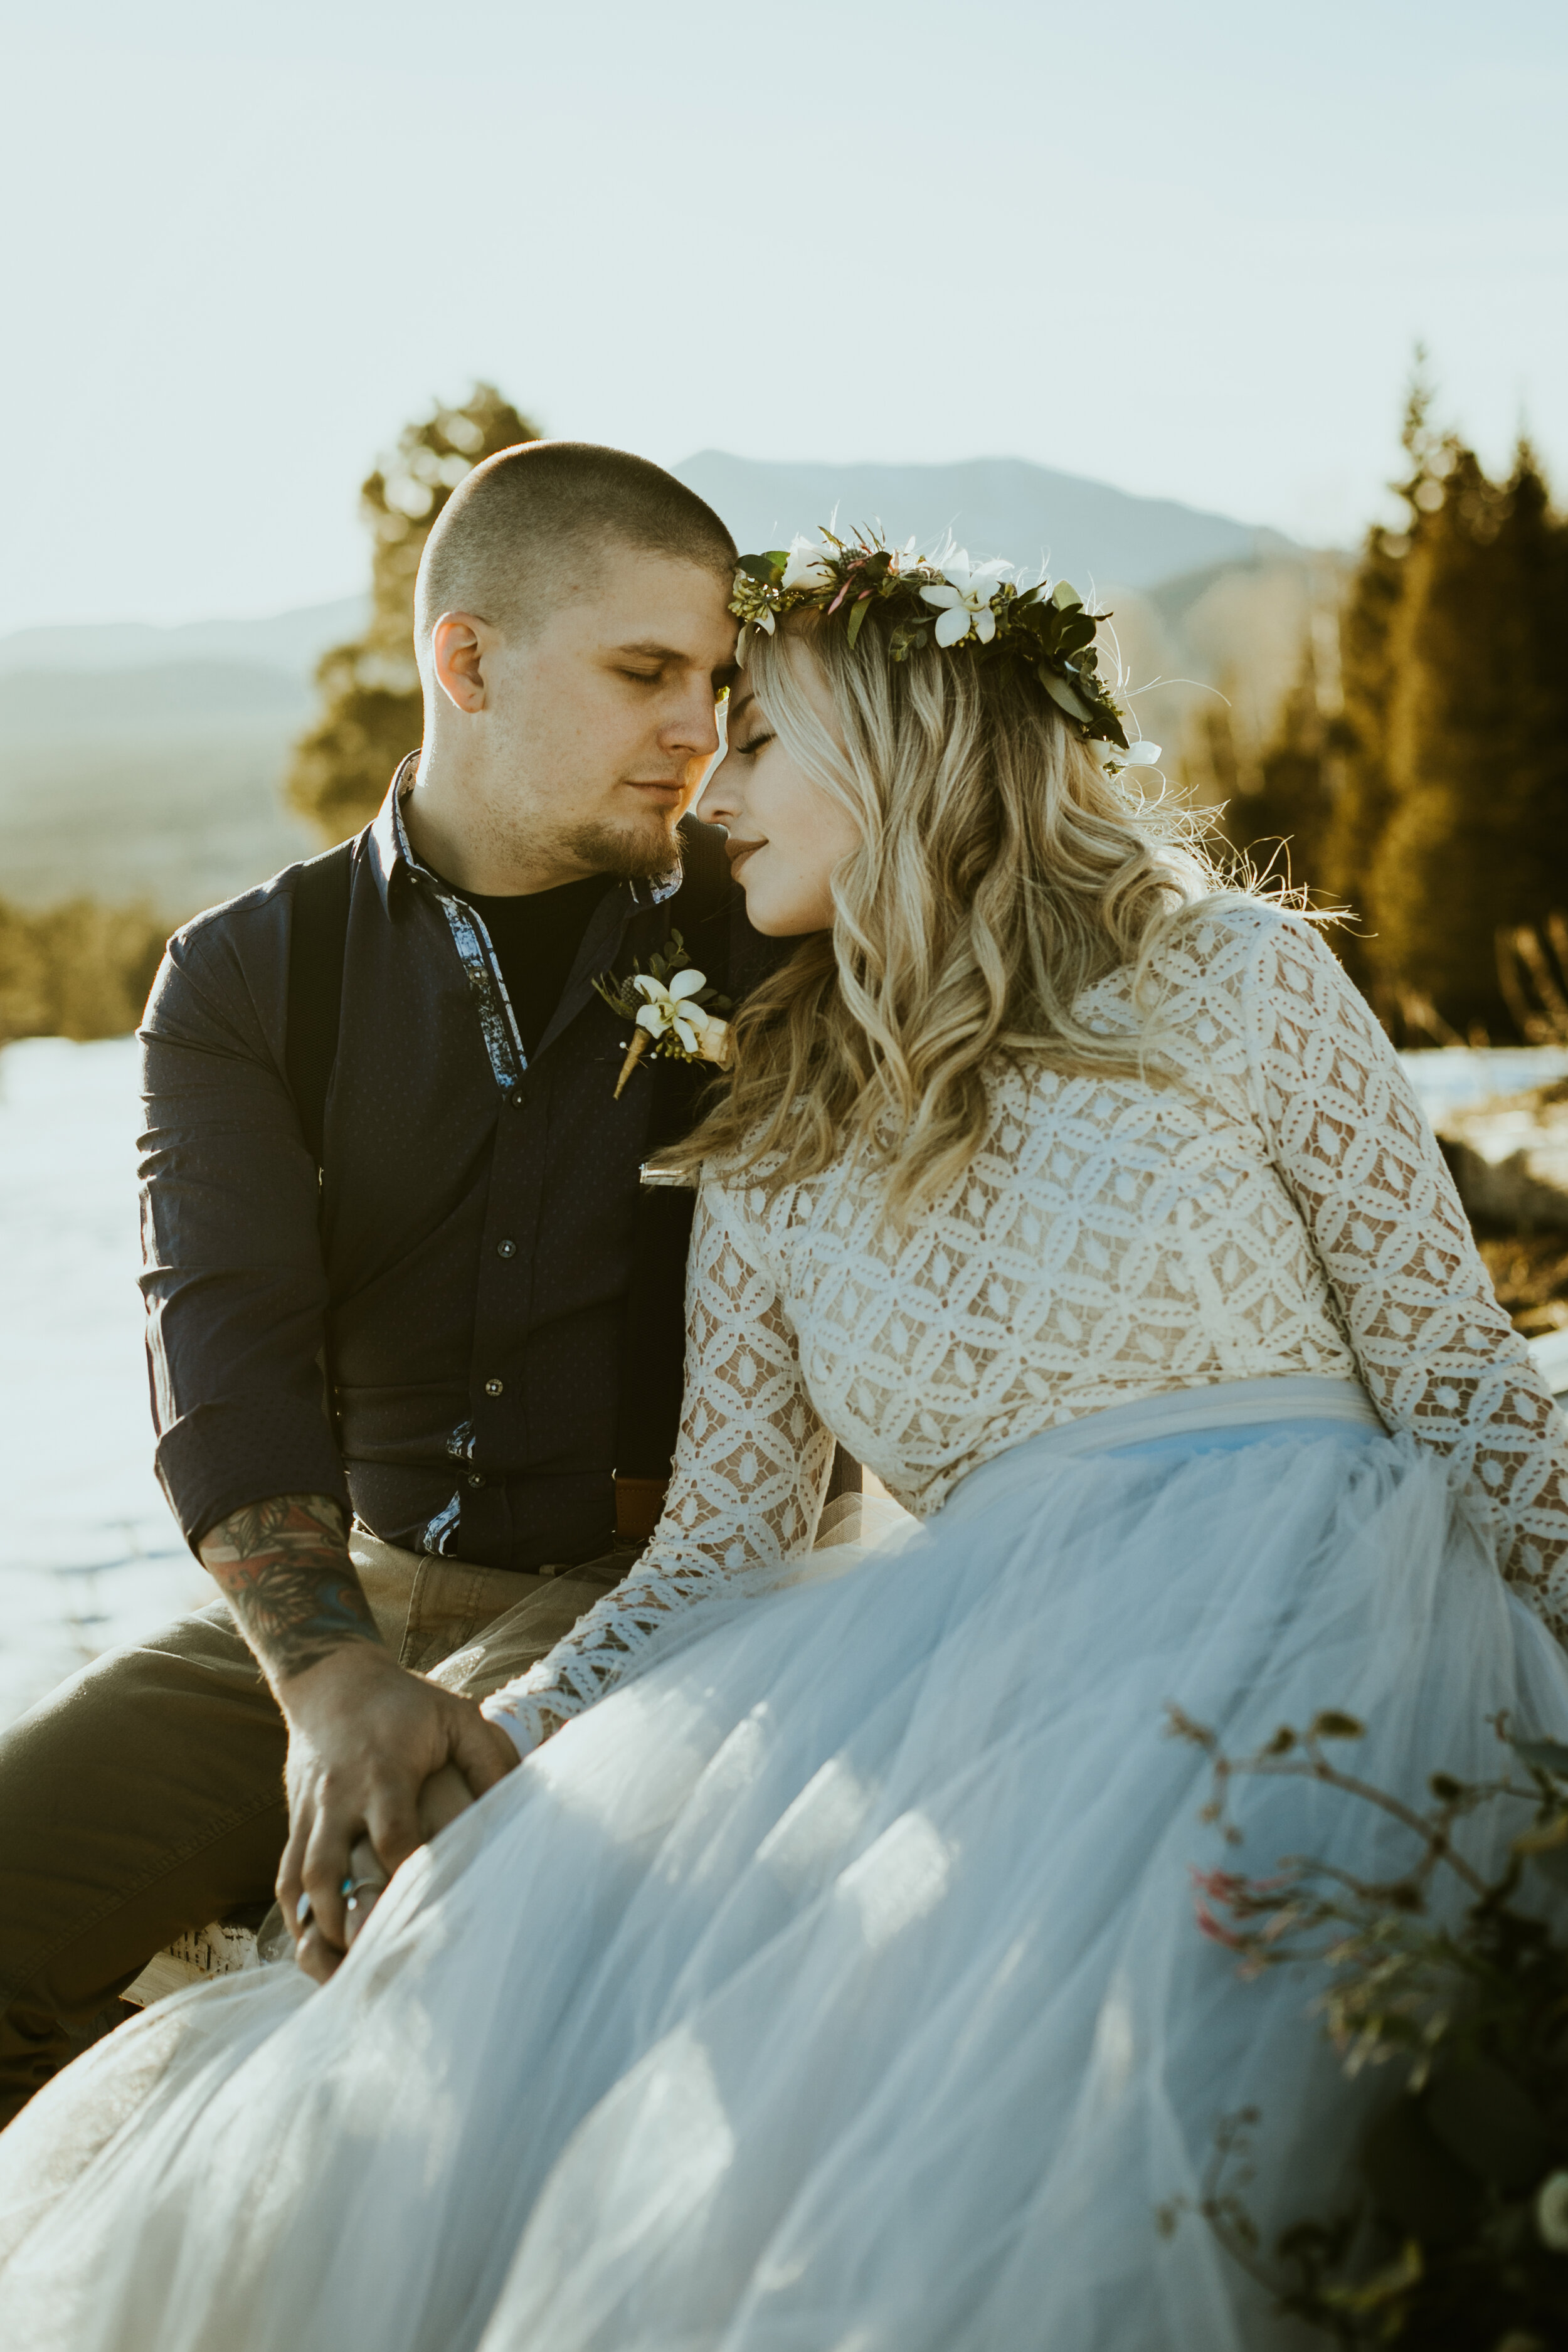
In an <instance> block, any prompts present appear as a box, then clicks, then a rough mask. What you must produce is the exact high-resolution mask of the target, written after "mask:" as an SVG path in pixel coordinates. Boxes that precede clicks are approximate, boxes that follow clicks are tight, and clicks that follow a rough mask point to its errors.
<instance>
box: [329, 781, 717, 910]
mask: <svg viewBox="0 0 1568 2352" xmlns="http://www.w3.org/2000/svg"><path fill="white" fill-rule="evenodd" d="M418 772H419V754H418V752H417V751H410V752H409V754H408V757H407V758H406V759H405V760H403V761H400V762H399V763H398V769H397V772H396V774H395V776H394V777H393V779H392V782H391V783H390V784H389V786H388V787H387V793H386V798H385V799H384V801H383V803H382V804H381V808H380V811H379V812H378V814H377V815H376V819H375V822H374V824H373V825H372V826H371V829H370V856H371V870H372V872H373V873H374V876H375V884H376V888H377V889H378V890H379V891H380V893H381V898H382V903H383V905H384V904H385V903H386V895H387V888H388V886H389V884H390V882H391V878H392V877H393V875H394V874H395V873H396V872H397V871H398V869H399V868H400V867H402V868H404V869H405V870H406V871H407V872H409V873H410V874H423V875H424V876H425V877H426V879H427V880H429V881H432V882H435V883H437V887H440V883H439V877H437V876H436V875H434V874H432V873H431V871H430V868H429V867H428V866H426V864H425V862H424V860H423V859H422V858H421V857H419V856H417V855H416V852H415V850H414V847H413V845H412V844H411V843H410V841H409V838H408V828H407V826H406V825H405V824H404V822H403V802H404V798H405V794H406V793H409V792H410V791H411V790H412V788H413V784H414V779H415V777H416V775H417V774H418ZM682 878H683V877H682V870H681V865H680V860H679V857H678V858H677V859H676V861H675V864H674V865H673V866H671V867H670V868H669V870H668V873H666V874H660V875H658V876H657V877H656V878H655V879H654V880H653V881H651V882H623V883H621V884H620V885H619V887H620V888H621V889H622V890H624V891H625V892H626V895H627V897H628V898H629V899H630V900H631V903H632V905H633V906H634V907H662V906H663V904H664V902H665V900H666V899H667V898H674V896H675V894H676V892H677V891H678V890H679V887H680V885H681V880H682Z"/></svg>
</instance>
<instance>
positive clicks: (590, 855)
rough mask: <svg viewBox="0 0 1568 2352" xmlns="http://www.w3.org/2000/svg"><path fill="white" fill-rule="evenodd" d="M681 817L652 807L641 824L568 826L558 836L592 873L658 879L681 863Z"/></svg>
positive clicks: (627, 878)
mask: <svg viewBox="0 0 1568 2352" xmlns="http://www.w3.org/2000/svg"><path fill="white" fill-rule="evenodd" d="M678 823H679V818H678V817H677V816H675V815H673V814H672V815H670V816H668V818H667V817H666V816H665V814H664V813H663V812H662V811H660V812H659V813H658V814H655V813H654V812H653V811H652V810H650V811H649V812H648V814H647V817H646V818H645V819H644V820H643V822H642V823H641V824H637V825H629V824H628V825H614V824H593V823H591V822H590V823H586V824H578V825H569V826H567V827H566V828H565V829H564V831H563V832H562V833H560V834H559V835H557V836H556V838H557V839H558V841H559V842H560V845H561V847H562V848H563V851H564V852H565V853H566V855H567V856H569V857H572V858H574V859H575V860H577V861H578V862H579V863H580V864H582V865H583V866H586V868H587V870H588V871H589V873H591V874H613V875H614V876H615V877H616V881H617V882H658V881H659V880H660V879H661V878H662V877H664V876H665V875H666V874H668V872H669V871H670V869H671V868H672V867H673V866H679V863H680V838H679V834H678V833H677V831H676V826H677V824H678Z"/></svg>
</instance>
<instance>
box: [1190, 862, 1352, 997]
mask: <svg viewBox="0 0 1568 2352" xmlns="http://www.w3.org/2000/svg"><path fill="white" fill-rule="evenodd" d="M1147 971H1148V977H1149V980H1150V982H1152V983H1153V984H1154V985H1155V987H1156V988H1157V989H1159V990H1160V991H1161V992H1163V993H1165V994H1166V996H1167V998H1168V1000H1174V1001H1173V1002H1168V1003H1167V1012H1168V1013H1172V1014H1174V1013H1177V1011H1178V1007H1179V1004H1180V1003H1181V1001H1182V1000H1183V999H1187V1000H1189V1001H1191V1002H1194V1003H1199V1002H1201V1003H1204V1004H1205V1005H1207V1006H1208V1007H1209V1008H1210V1011H1211V1013H1215V1014H1219V1013H1224V1012H1226V1011H1227V1010H1228V1012H1229V1013H1230V1014H1231V1015H1232V1016H1233V1017H1235V1018H1236V1019H1237V1020H1241V1021H1247V1020H1250V1019H1251V1018H1252V1017H1253V1015H1254V1014H1255V1013H1256V1012H1257V1011H1258V1007H1259V1006H1260V1005H1261V1004H1262V1003H1264V1002H1265V1001H1268V1000H1270V999H1275V998H1278V997H1279V995H1281V994H1283V995H1284V996H1287V997H1300V999H1301V1000H1302V1001H1303V1003H1315V1002H1317V1001H1318V1000H1319V999H1321V997H1322V996H1323V994H1324V992H1325V990H1327V991H1328V992H1330V993H1332V992H1334V991H1335V990H1336V988H1339V987H1343V986H1344V985H1346V984H1347V983H1346V982H1345V981H1344V976H1343V974H1342V971H1341V970H1340V966H1339V964H1338V963H1337V962H1336V961H1335V959H1334V956H1333V953H1332V951H1331V949H1330V948H1329V947H1328V945H1327V944H1326V942H1325V941H1324V940H1323V938H1322V936H1321V931H1320V929H1319V926H1318V924H1317V923H1316V922H1315V921H1314V920H1313V919H1312V918H1311V917H1310V916H1309V915H1306V914H1303V913H1302V912H1300V910H1299V909H1298V908H1293V907H1289V906H1283V905H1281V904H1280V902H1279V900H1278V899H1276V898H1255V897H1253V896H1252V895H1251V894H1249V893H1247V892H1245V891H1240V890H1221V891H1215V892H1214V893H1213V894H1212V895H1211V896H1210V897H1208V898H1199V899H1195V900H1194V902H1193V903H1192V904H1191V905H1190V906H1187V907H1184V908H1182V909H1181V910H1180V911H1179V913H1177V914H1176V915H1175V916H1174V917H1173V918H1170V919H1168V920H1167V921H1166V923H1165V924H1164V925H1163V927H1162V930H1161V933H1160V935H1159V936H1158V937H1157V938H1156V939H1155V940H1154V942H1153V944H1152V949H1151V951H1150V953H1149V956H1148V958H1147Z"/></svg>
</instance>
